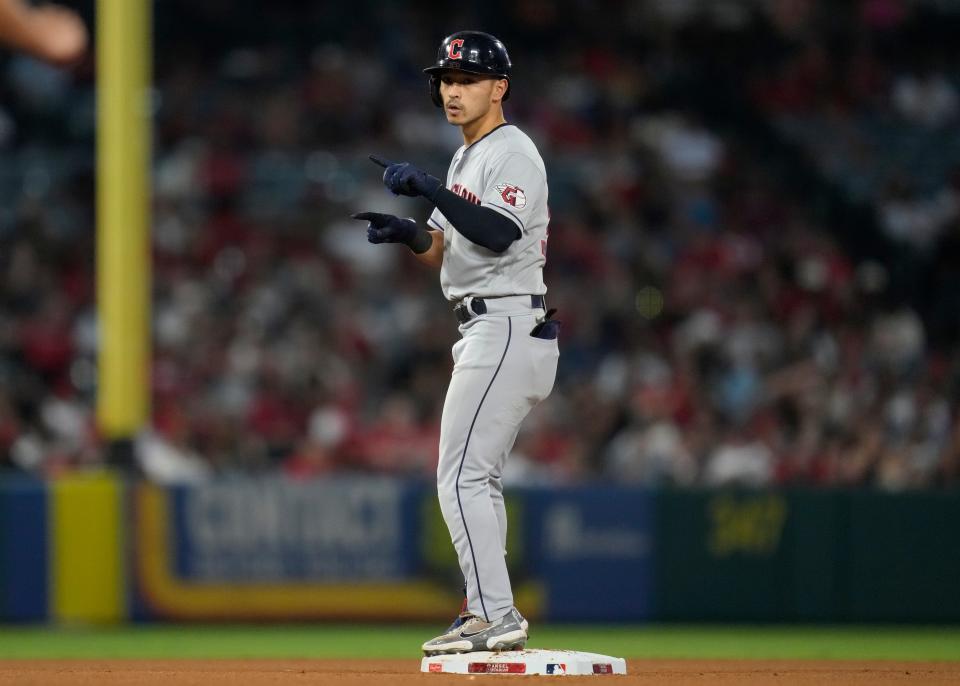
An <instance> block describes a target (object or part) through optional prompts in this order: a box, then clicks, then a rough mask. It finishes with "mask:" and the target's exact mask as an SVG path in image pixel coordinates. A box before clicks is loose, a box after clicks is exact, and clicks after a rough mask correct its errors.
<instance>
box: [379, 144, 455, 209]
mask: <svg viewBox="0 0 960 686" xmlns="http://www.w3.org/2000/svg"><path fill="white" fill-rule="evenodd" d="M370 159H371V160H372V161H373V162H374V163H375V164H379V165H380V166H381V167H386V169H384V171H383V185H384V186H386V187H387V188H388V189H390V192H391V193H393V194H394V195H406V196H409V197H411V198H413V197H416V196H418V195H422V196H423V197H425V198H426V199H427V200H431V201H432V200H433V199H434V198H436V196H437V193H438V192H439V191H440V189H441V188H443V184H442V183H441V182H440V179H438V178H437V177H435V176H430V174H428V173H426V172H425V171H423V170H421V169H418V168H417V167H415V166H413V165H412V164H410V163H409V162H393V163H391V162H387V161H386V160H384V159H383V158H381V157H377V156H376V155H370Z"/></svg>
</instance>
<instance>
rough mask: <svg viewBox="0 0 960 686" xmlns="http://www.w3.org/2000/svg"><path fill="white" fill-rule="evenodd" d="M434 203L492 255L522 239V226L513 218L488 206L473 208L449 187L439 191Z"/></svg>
mask: <svg viewBox="0 0 960 686" xmlns="http://www.w3.org/2000/svg"><path fill="white" fill-rule="evenodd" d="M434 204H435V205H436V206H437V208H439V210H440V211H441V212H443V216H444V217H446V218H447V221H449V222H450V223H451V224H453V227H454V228H455V229H456V230H457V231H459V232H460V233H462V234H463V235H464V236H466V237H467V239H468V240H470V241H471V242H473V243H476V244H477V245H482V246H483V247H484V248H489V249H490V250H492V251H493V252H498V253H499V252H503V251H505V250H506V249H507V248H509V247H510V244H511V243H513V242H514V241H515V240H517V239H518V238H520V227H519V226H517V225H516V224H514V223H513V222H512V221H511V220H510V219H508V218H507V217H505V216H503V215H502V214H500V213H499V212H497V211H496V210H491V209H490V208H489V207H481V206H480V205H474V204H473V203H472V202H470V201H469V200H467V199H466V198H461V197H460V196H459V195H457V194H456V193H454V192H453V191H451V190H450V189H449V188H441V189H440V191H439V192H438V193H437V194H436V196H435V197H434Z"/></svg>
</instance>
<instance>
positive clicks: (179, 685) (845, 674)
mask: <svg viewBox="0 0 960 686" xmlns="http://www.w3.org/2000/svg"><path fill="white" fill-rule="evenodd" d="M419 669H420V660H419V659H416V658H414V659H410V660H356V661H344V660H7V661H0V684H17V685H18V686H19V685H21V684H24V685H26V684H37V685H40V684H43V685H44V686H50V685H57V684H71V685H79V686H94V685H96V686H112V685H114V684H125V685H126V684H136V685H137V686H188V685H189V686H193V685H197V686H219V685H220V684H223V685H227V684H230V685H231V686H233V685H234V684H242V685H244V686H265V685H267V684H269V685H271V686H273V685H280V684H283V685H285V684H324V685H327V684H329V685H331V686H338V685H340V684H350V685H354V684H356V685H357V686H359V685H361V684H371V685H375V686H413V685H417V686H452V685H459V686H463V685H464V684H467V683H476V682H477V681H478V680H479V681H480V682H483V681H484V680H494V681H497V682H502V680H503V679H508V680H510V679H517V680H518V681H519V683H520V684H540V683H548V684H564V685H570V684H604V683H608V682H612V683H614V684H621V685H623V686H627V685H629V686H634V685H637V686H639V685H640V684H643V685H644V686H650V685H656V684H708V683H709V684H781V685H783V684H819V685H821V686H823V685H833V684H836V685H837V686H839V685H840V684H876V683H908V682H911V683H923V684H952V685H953V686H957V685H958V684H960V662H885V661H874V662H855V661H812V660H804V661H800V660H756V661H751V660H628V662H627V670H628V674H627V675H626V676H584V677H574V676H564V677H549V676H521V677H517V676H496V675H477V676H466V675H453V674H422V673H421V672H420V671H419ZM558 679H559V681H558Z"/></svg>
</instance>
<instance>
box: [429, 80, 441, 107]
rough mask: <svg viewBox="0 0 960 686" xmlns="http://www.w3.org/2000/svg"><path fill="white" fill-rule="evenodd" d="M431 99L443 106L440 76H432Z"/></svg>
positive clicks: (435, 103)
mask: <svg viewBox="0 0 960 686" xmlns="http://www.w3.org/2000/svg"><path fill="white" fill-rule="evenodd" d="M430 99H431V100H433V104H434V105H436V106H437V107H443V100H442V99H441V97H440V77H438V76H431V77H430Z"/></svg>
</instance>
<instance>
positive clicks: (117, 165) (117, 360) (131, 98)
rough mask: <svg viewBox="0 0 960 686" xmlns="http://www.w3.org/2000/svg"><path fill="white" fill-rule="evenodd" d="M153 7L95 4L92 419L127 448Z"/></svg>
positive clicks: (136, 387) (144, 307) (140, 404)
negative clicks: (95, 361)
mask: <svg viewBox="0 0 960 686" xmlns="http://www.w3.org/2000/svg"><path fill="white" fill-rule="evenodd" d="M150 3H151V0H97V38H96V40H97V310H98V321H99V336H100V351H99V386H98V396H97V419H98V422H99V425H100V430H101V432H102V433H103V436H104V437H105V438H106V439H107V440H109V441H120V442H124V443H125V442H126V441H127V440H128V439H130V438H132V437H133V436H134V434H135V433H136V432H137V431H138V430H139V429H140V428H141V427H142V426H143V424H144V423H145V421H146V420H147V417H148V414H149V398H150V384H149V364H150V325H149V322H150V241H149V228H148V223H149V214H150V208H149V203H150V105H149V84H150V71H151V69H150V56H151V53H152V47H151V44H150V11H151V4H150Z"/></svg>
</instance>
